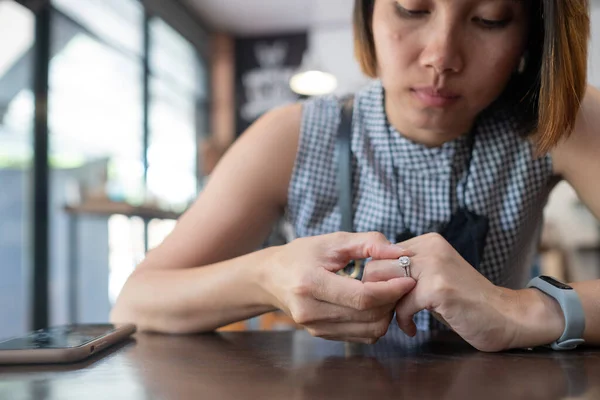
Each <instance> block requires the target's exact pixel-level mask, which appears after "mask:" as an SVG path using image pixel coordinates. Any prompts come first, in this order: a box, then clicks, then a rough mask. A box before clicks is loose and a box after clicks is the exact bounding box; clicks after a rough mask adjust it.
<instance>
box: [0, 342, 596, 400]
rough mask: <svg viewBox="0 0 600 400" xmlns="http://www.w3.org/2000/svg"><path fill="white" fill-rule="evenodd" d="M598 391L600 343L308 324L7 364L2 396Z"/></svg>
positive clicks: (447, 395) (540, 395)
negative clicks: (331, 331)
mask: <svg viewBox="0 0 600 400" xmlns="http://www.w3.org/2000/svg"><path fill="white" fill-rule="evenodd" d="M565 397H569V398H574V397H576V398H584V399H593V398H600V349H599V350H596V349H582V350H578V351H576V352H567V353H555V352H552V351H547V350H535V351H526V350H522V351H511V352H506V353H497V354H486V353H481V352H478V351H476V350H474V349H472V348H471V347H470V346H469V345H467V344H465V343H464V342H462V341H461V340H460V339H459V338H457V337H456V336H454V335H452V334H438V335H435V336H432V337H427V336H426V334H423V335H421V336H419V337H418V338H416V339H400V340H393V341H392V340H382V341H380V342H379V343H377V344H376V345H373V346H366V345H364V346H363V345H357V346H348V345H346V344H344V343H339V342H328V341H325V340H321V339H315V338H312V337H311V336H310V335H308V334H307V333H306V332H305V331H295V332H235V333H234V332H227V333H220V334H209V335H199V336H185V337H174V336H161V335H149V334H138V335H136V338H135V341H131V342H129V343H126V344H124V345H121V346H119V347H118V348H115V349H112V350H109V351H108V352H105V353H104V354H99V355H97V356H95V358H93V359H91V360H88V361H86V362H83V363H79V364H74V365H67V366H36V367H24V366H23V367H21V366H19V367H0V398H1V399H10V400H25V399H27V400H29V399H33V400H36V399H49V400H56V399H61V400H70V399H78V400H80V399H84V400H95V399H130V400H138V399H161V400H171V399H218V400H221V399H294V400H297V399H328V400H329V399H368V400H380V399H388V398H389V399H411V400H413V399H461V400H462V399H485V400H493V399H502V400H505V399H528V400H531V399H544V400H549V399H563V398H565Z"/></svg>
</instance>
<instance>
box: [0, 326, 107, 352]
mask: <svg viewBox="0 0 600 400" xmlns="http://www.w3.org/2000/svg"><path fill="white" fill-rule="evenodd" d="M115 330H116V327H115V326H114V325H89V324H86V325H66V326H57V327H52V328H48V329H40V330H38V331H35V332H31V333H30V334H27V335H25V336H22V337H17V338H14V339H9V340H6V341H4V342H0V350H25V349H57V348H73V347H79V346H82V345H84V344H86V343H88V342H91V341H92V340H94V339H97V338H98V337H101V336H105V335H107V334H109V333H111V332H114V331H115Z"/></svg>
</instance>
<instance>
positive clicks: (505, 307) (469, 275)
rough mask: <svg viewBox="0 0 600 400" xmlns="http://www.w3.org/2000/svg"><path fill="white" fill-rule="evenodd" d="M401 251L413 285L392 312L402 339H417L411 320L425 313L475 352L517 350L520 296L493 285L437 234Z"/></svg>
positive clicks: (411, 242)
mask: <svg viewBox="0 0 600 400" xmlns="http://www.w3.org/2000/svg"><path fill="white" fill-rule="evenodd" d="M399 245H400V246H402V248H404V249H406V250H407V251H408V252H409V253H410V254H409V256H410V258H411V267H410V269H411V276H412V278H414V279H415V280H416V281H417V284H416V286H415V288H414V290H413V291H412V292H411V293H409V294H408V295H407V296H405V297H404V298H403V299H402V300H400V302H399V303H398V306H397V307H396V318H397V320H398V325H399V326H400V328H401V329H402V330H403V331H404V332H405V333H406V334H408V335H410V336H413V335H414V334H415V333H416V326H415V324H414V322H413V316H414V314H416V313H417V312H419V311H421V310H423V309H426V310H429V311H431V312H432V313H433V315H434V316H436V317H437V318H438V319H440V320H441V321H442V322H444V323H445V324H446V325H448V326H449V327H450V328H451V329H453V330H454V331H455V332H456V333H458V334H459V335H460V336H461V337H462V338H463V339H465V340H466V341H467V342H469V343H470V344H471V345H472V346H474V347H475V348H477V349H479V350H482V351H500V350H505V349H508V348H510V347H516V346H515V343H516V339H517V337H518V336H519V334H520V332H519V329H520V327H521V325H522V324H521V320H522V318H523V315H524V312H523V310H524V308H525V306H524V305H523V304H521V302H520V296H519V294H518V292H519V291H515V290H510V289H506V288H501V287H498V286H495V285H494V284H492V283H491V282H490V281H489V280H488V279H486V278H485V277H484V276H483V275H481V274H480V273H479V272H478V271H477V270H475V268H473V267H472V266H471V265H469V264H468V263H467V262H466V261H465V260H464V259H463V258H462V257H461V256H460V254H458V253H457V252H456V250H454V248H453V247H452V246H451V245H450V244H449V243H448V242H447V241H446V240H445V239H444V238H443V237H442V236H441V235H439V234H436V233H432V234H427V235H423V236H419V237H416V238H414V239H411V240H408V241H406V242H403V243H400V244H399ZM390 262H391V261H390Z"/></svg>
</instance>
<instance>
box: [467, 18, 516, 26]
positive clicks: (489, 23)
mask: <svg viewBox="0 0 600 400" xmlns="http://www.w3.org/2000/svg"><path fill="white" fill-rule="evenodd" d="M474 21H475V22H476V23H478V24H479V25H480V26H481V27H483V28H485V29H499V28H504V27H505V26H507V25H508V24H509V23H510V20H509V19H501V20H494V19H485V18H480V17H476V18H474Z"/></svg>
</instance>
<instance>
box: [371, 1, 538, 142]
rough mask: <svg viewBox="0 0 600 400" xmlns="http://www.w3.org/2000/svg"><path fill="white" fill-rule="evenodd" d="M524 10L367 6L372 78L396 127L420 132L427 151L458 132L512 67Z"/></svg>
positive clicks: (479, 5)
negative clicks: (375, 66)
mask: <svg viewBox="0 0 600 400" xmlns="http://www.w3.org/2000/svg"><path fill="white" fill-rule="evenodd" d="M526 3H527V2H526V0H375V8H374V14H373V35H374V40H375V47H376V53H377V63H378V73H379V77H380V78H381V80H382V82H383V85H384V87H385V90H386V110H387V112H388V117H390V120H391V121H392V123H393V124H394V125H395V126H396V128H398V129H399V130H400V131H401V132H404V131H411V130H412V131H424V132H426V135H428V136H429V137H428V138H424V139H425V140H424V142H430V143H431V144H435V143H437V142H442V143H443V142H444V141H446V140H448V138H449V137H450V136H451V137H456V136H459V135H461V134H464V133H466V132H467V131H468V130H469V128H470V127H471V125H472V123H473V121H474V119H475V117H476V116H477V114H478V113H479V112H481V111H482V110H483V109H485V108H486V107H487V106H489V105H490V104H491V103H492V102H493V101H494V100H495V99H496V98H497V97H498V96H499V95H500V94H501V93H502V91H503V89H504V87H505V86H506V84H507V83H508V81H509V80H510V78H511V75H512V74H513V73H515V71H516V69H517V67H518V65H519V61H520V59H521V56H522V55H523V52H524V49H525V44H526V37H527V20H528V9H527V7H528V6H527V4H526ZM390 114H391V115H390Z"/></svg>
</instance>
